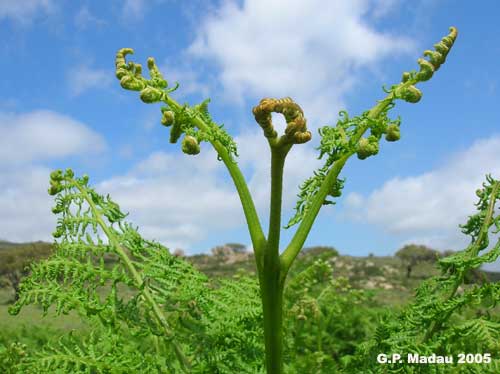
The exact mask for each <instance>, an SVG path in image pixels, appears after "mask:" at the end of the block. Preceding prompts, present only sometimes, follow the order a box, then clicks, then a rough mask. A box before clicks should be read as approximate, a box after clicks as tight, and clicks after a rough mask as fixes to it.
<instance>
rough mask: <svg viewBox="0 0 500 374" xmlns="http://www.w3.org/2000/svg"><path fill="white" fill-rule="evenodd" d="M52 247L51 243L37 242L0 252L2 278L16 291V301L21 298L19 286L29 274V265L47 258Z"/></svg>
mask: <svg viewBox="0 0 500 374" xmlns="http://www.w3.org/2000/svg"><path fill="white" fill-rule="evenodd" d="M51 249H52V245H51V244H49V243H43V242H36V243H27V244H23V245H15V246H12V247H10V248H8V249H2V250H1V251H0V277H3V278H4V279H5V280H7V282H4V284H5V283H7V284H8V285H9V286H10V287H12V289H13V291H14V300H17V299H18V298H19V284H20V282H21V279H22V278H23V277H25V276H26V275H28V274H29V265H30V264H31V263H32V262H34V261H38V260H41V259H43V258H47V257H48V256H49V254H50V252H51Z"/></svg>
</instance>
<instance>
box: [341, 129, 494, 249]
mask: <svg viewBox="0 0 500 374" xmlns="http://www.w3.org/2000/svg"><path fill="white" fill-rule="evenodd" d="M499 149H500V136H493V137H491V138H489V139H483V140H478V141H476V142H475V143H473V144H472V145H471V146H470V147H469V148H468V149H467V150H465V151H463V152H461V153H458V154H455V155H454V156H453V157H451V158H449V159H448V160H447V161H446V162H445V163H444V164H443V165H442V166H440V167H438V168H436V169H435V170H432V171H430V172H428V173H425V174H421V175H417V176H413V177H407V178H399V177H396V178H393V179H391V180H389V181H387V182H386V183H384V185H383V186H382V187H380V188H379V189H376V190H375V191H373V192H372V193H371V194H370V195H369V196H366V197H365V196H362V195H361V194H358V193H351V194H349V195H348V196H347V198H346V200H345V207H346V212H347V215H348V216H349V217H351V218H353V219H355V220H358V221H361V222H367V223H371V224H374V225H378V226H380V227H381V228H382V229H383V230H385V231H387V232H389V233H394V234H399V235H401V236H404V237H406V239H405V240H404V242H405V243H408V242H417V243H424V244H428V245H430V246H433V247H436V248H439V249H450V248H451V249H455V250H457V249H462V248H463V246H464V245H466V244H467V243H468V242H469V239H468V238H467V237H465V236H464V235H463V234H462V233H461V232H460V229H459V228H458V225H459V224H463V223H465V222H466V219H467V217H468V216H469V215H470V214H473V213H474V212H475V207H474V203H475V202H476V201H477V197H476V195H475V191H476V189H478V188H480V186H481V184H482V183H483V182H484V180H485V175H486V174H488V173H491V174H492V176H493V177H494V178H497V179H498V178H499V177H500V152H498V150H499Z"/></svg>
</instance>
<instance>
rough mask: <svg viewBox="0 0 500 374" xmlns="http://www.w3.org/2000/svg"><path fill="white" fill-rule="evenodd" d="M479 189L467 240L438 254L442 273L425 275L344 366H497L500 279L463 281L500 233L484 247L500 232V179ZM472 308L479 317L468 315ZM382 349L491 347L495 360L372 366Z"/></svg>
mask: <svg viewBox="0 0 500 374" xmlns="http://www.w3.org/2000/svg"><path fill="white" fill-rule="evenodd" d="M477 195H478V197H479V201H478V203H477V204H476V207H477V210H478V212H477V213H476V214H473V215H471V216H470V217H469V219H468V221H467V223H466V224H464V225H462V226H461V227H462V231H463V232H464V233H465V234H467V235H470V236H471V243H470V245H469V246H468V247H467V248H465V249H464V250H463V251H461V252H457V253H456V254H454V255H452V256H449V257H445V258H443V259H440V260H439V266H440V268H441V275H439V276H436V277H433V278H431V279H429V280H427V281H424V282H423V283H422V284H421V285H420V286H419V288H418V289H417V290H416V294H415V301H414V302H413V303H412V304H411V305H410V306H408V307H407V308H406V309H405V310H403V311H402V312H401V313H400V314H399V315H398V316H394V317H393V318H387V319H386V320H384V321H382V323H381V324H380V326H379V327H378V328H377V331H376V334H375V335H374V337H373V338H372V340H371V342H369V343H366V344H363V345H361V346H360V347H359V348H358V353H357V358H356V359H354V360H352V362H351V363H350V364H349V365H347V366H346V372H350V370H352V368H353V367H357V365H361V367H363V368H364V370H366V372H373V373H382V372H384V373H386V372H394V373H396V372H403V371H404V372H410V373H413V372H414V373H434V372H443V373H444V372H453V373H455V372H460V373H466V372H467V373H475V372H481V373H497V372H498V368H499V367H500V359H498V357H494V352H498V348H499V344H498V341H499V339H500V319H499V318H498V314H495V313H494V308H495V307H496V306H497V303H498V302H499V301H500V284H499V283H490V282H485V283H483V284H481V285H471V286H467V285H466V284H465V277H466V275H467V273H468V272H470V271H471V270H473V269H478V268H479V267H480V266H481V265H483V264H486V263H491V262H494V261H495V260H496V259H497V258H498V257H499V256H500V237H498V238H497V241H496V243H495V244H494V245H493V246H492V247H491V248H488V245H489V243H490V241H491V238H492V237H495V236H496V235H498V233H499V232H500V227H499V220H500V213H499V211H498V209H495V206H496V204H498V203H499V202H500V180H495V179H493V178H492V177H491V176H489V175H488V176H486V182H485V183H484V184H483V188H482V189H480V190H478V191H477ZM472 311H473V312H475V313H476V315H477V314H478V313H480V315H481V317H479V318H477V317H476V318H470V317H469V318H467V317H466V316H467V314H468V313H470V312H472ZM384 352H387V353H392V352H397V353H400V354H401V355H402V356H404V355H405V354H407V353H410V352H412V353H419V354H421V355H430V354H433V353H435V354H441V355H456V354H457V353H460V352H466V353H488V352H490V353H492V355H493V360H492V363H491V364H468V365H463V366H462V367H460V365H458V366H452V365H448V366H446V367H441V368H439V366H437V365H434V366H433V365H420V366H419V367H416V366H411V365H410V366H404V365H401V364H397V363H393V364H389V365H378V366H375V365H377V364H376V355H377V354H378V353H384ZM367 357H368V359H367ZM455 362H456V361H455Z"/></svg>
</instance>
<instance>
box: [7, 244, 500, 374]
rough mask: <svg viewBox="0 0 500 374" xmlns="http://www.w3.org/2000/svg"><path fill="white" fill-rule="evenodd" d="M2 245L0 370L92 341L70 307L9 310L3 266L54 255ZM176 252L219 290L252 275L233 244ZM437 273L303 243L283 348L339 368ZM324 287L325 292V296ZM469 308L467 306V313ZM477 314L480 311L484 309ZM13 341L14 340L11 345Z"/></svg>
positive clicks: (21, 270)
mask: <svg viewBox="0 0 500 374" xmlns="http://www.w3.org/2000/svg"><path fill="white" fill-rule="evenodd" d="M2 244H3V250H2V252H0V264H1V265H0V266H1V269H3V274H4V275H3V278H2V279H3V282H2V285H3V286H2V288H0V368H2V365H4V367H7V368H8V367H9V365H10V364H9V363H8V362H3V363H2V361H1V360H2V349H1V347H2V346H4V347H10V349H11V351H10V353H8V354H7V355H5V354H4V355H5V357H9V358H8V359H9V360H12V357H13V355H14V356H16V354H17V353H13V352H14V351H15V350H19V352H18V353H19V354H23V352H24V349H26V347H29V349H30V350H31V352H34V351H36V350H37V349H38V348H40V349H41V347H43V346H46V345H47V344H49V345H50V344H53V342H54V337H57V336H61V335H63V334H64V333H65V332H68V331H73V333H72V334H73V335H72V336H74V337H75V339H83V340H85V339H89V336H91V334H92V331H94V330H95V327H94V326H93V325H91V324H88V323H85V322H83V321H82V320H81V319H80V317H79V316H78V315H77V314H76V313H75V312H74V311H71V312H69V313H68V314H67V315H61V316H58V317H57V318H56V317H55V316H54V308H53V307H52V308H50V309H49V311H48V314H47V316H45V317H43V316H42V310H41V307H40V306H36V305H27V306H25V307H24V308H23V310H22V311H21V313H20V314H19V315H18V316H16V317H14V316H10V315H9V314H8V313H7V308H8V306H9V305H10V304H11V303H12V301H14V299H15V291H14V290H13V288H12V286H11V285H10V284H9V280H8V275H6V274H5V272H6V269H8V271H10V272H14V273H16V274H27V273H28V272H27V270H26V265H27V264H29V263H30V262H33V261H39V260H40V259H42V258H46V257H47V256H48V254H49V253H50V252H51V245H50V244H49V243H41V242H36V243H23V244H15V243H8V244H5V242H4V243H2ZM420 249H421V248H420ZM436 253H438V252H436ZM451 254H452V253H450V252H448V253H446V255H451ZM440 255H441V256H443V254H440ZM176 256H177V257H183V258H184V259H185V260H187V261H188V262H189V263H191V264H192V265H193V266H194V267H195V268H196V269H198V270H200V271H201V272H203V273H204V274H206V275H207V276H208V278H209V279H210V282H211V283H212V284H213V287H218V285H219V284H220V282H223V280H224V279H235V278H244V276H245V275H248V274H251V275H255V272H256V269H255V263H254V257H253V253H251V252H250V251H247V250H246V249H245V248H244V247H243V246H241V245H239V246H238V245H235V244H234V243H230V244H226V245H221V246H218V247H216V248H214V249H213V250H212V251H211V254H197V255H193V256H184V255H183V252H182V251H176ZM113 266H114V261H113V260H112V259H108V261H107V262H106V267H107V268H109V269H111V268H112V267H113ZM476 273H477V274H474V276H471V277H470V281H471V282H484V281H487V280H495V279H498V278H499V275H500V274H498V273H486V272H482V271H477V272H476ZM438 274H439V271H438V268H437V266H436V264H435V263H434V261H429V260H428V259H421V260H419V261H416V262H415V264H413V269H412V272H411V276H410V277H409V278H408V274H407V268H406V262H405V261H404V260H402V259H401V258H399V257H396V256H386V257H377V256H373V255H369V256H366V257H354V256H346V255H340V254H339V252H338V250H336V249H335V248H333V247H311V248H305V249H304V251H303V252H302V253H301V254H300V256H299V258H298V261H297V262H296V263H295V264H294V266H293V268H292V269H291V277H290V280H289V287H288V288H287V297H286V300H287V305H286V311H287V315H288V316H289V318H287V324H286V326H285V331H287V334H286V336H287V341H286V347H287V350H288V352H295V353H294V355H297V359H296V362H297V364H296V366H295V367H294V369H293V370H294V371H293V372H297V373H299V372H310V371H308V370H310V368H314V367H315V368H317V369H316V370H315V371H314V372H317V373H328V372H332V370H336V369H335V368H337V365H338V360H340V358H342V357H344V358H349V357H351V356H352V357H354V356H353V355H355V354H356V347H357V345H358V344H359V342H360V341H367V340H369V339H370V338H371V337H372V336H374V334H376V331H375V329H376V326H377V325H378V321H380V318H383V316H387V315H389V314H388V313H397V311H399V310H402V309H403V307H404V306H405V305H406V304H407V303H408V302H410V301H411V300H412V299H413V298H414V296H415V295H414V290H415V288H416V287H417V286H419V285H420V284H421V283H422V282H423V281H424V280H426V279H429V278H430V277H432V276H435V275H438ZM327 289H328V290H329V291H328V293H325V290H327ZM108 291H109V287H106V288H103V289H101V291H100V292H101V293H102V296H105V295H106V294H107V292H108ZM121 291H122V292H123V291H124V293H123V294H122V295H124V294H125V295H126V294H127V292H128V290H126V289H123V287H122V289H121ZM130 295H132V293H130ZM497 309H498V308H497ZM332 310H335V315H339V314H340V315H343V316H344V318H343V319H342V320H338V319H335V318H331V316H332V315H333V314H332ZM467 313H468V312H467V311H465V315H467ZM475 313H476V315H477V313H479V314H481V313H482V312H481V308H480V309H479V311H476V312H475ZM471 317H473V315H471ZM131 338H132V337H131ZM134 339H138V340H140V339H141V338H139V337H134ZM12 342H19V343H18V344H17V345H13V343H12ZM19 344H21V345H19ZM22 344H24V345H22ZM144 344H149V343H148V342H146V343H144ZM12 350H14V351H12ZM16 352H17V351H16ZM289 354H291V353H289Z"/></svg>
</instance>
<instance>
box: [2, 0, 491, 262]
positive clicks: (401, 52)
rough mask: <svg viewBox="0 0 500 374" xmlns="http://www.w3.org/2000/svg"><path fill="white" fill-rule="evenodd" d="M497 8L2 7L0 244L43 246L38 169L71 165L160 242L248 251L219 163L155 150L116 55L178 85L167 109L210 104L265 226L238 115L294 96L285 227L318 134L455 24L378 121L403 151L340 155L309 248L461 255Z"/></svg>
mask: <svg viewBox="0 0 500 374" xmlns="http://www.w3.org/2000/svg"><path fill="white" fill-rule="evenodd" d="M21 3H22V5H21ZM499 13H500V5H498V2H495V1H483V2H481V5H480V6H478V5H474V3H472V2H459V3H457V2H452V1H445V0H443V1H412V2H399V1H394V0H383V1H369V0H356V1H349V2H347V1H330V2H324V1H319V0H313V1H302V2H298V1H261V0H255V1H251V2H250V1H239V2H234V1H218V2H212V1H204V0H199V1H189V2H184V1H167V0H165V1H161V0H151V1H146V0H125V1H119V0H112V1H106V2H100V1H99V2H98V1H79V2H73V1H57V0H25V1H23V2H19V1H15V0H3V1H1V2H0V57H1V71H2V79H1V80H0V155H1V156H2V157H1V158H0V211H2V214H1V217H0V227H1V229H0V238H4V239H7V240H12V241H25V240H38V239H42V240H50V233H51V232H52V231H53V228H54V224H55V221H54V217H52V215H51V213H50V206H51V204H52V201H51V197H50V196H48V195H47V194H46V189H47V185H48V173H49V172H50V170H52V169H54V168H66V167H72V168H73V169H74V170H75V171H76V172H77V173H78V174H82V173H88V174H89V175H90V177H91V182H92V183H93V184H94V185H95V186H96V187H97V189H98V190H99V191H100V192H102V193H110V194H111V196H112V197H113V198H114V199H115V201H117V202H118V203H119V204H120V205H121V207H122V208H123V210H125V211H129V212H130V219H131V221H133V222H134V223H135V224H136V225H138V226H139V228H140V232H141V233H143V234H144V236H146V237H148V238H151V239H158V240H160V241H161V242H162V243H164V244H165V245H167V246H168V247H170V248H171V249H175V248H183V249H185V250H187V252H188V253H197V252H202V251H208V250H209V249H210V248H212V247H214V246H215V245H219V244H223V243H226V242H241V243H244V244H247V245H249V244H250V240H249V237H248V235H247V233H246V228H245V226H244V220H243V215H242V212H241V208H240V207H239V204H238V200H237V196H236V194H235V192H234V188H233V187H232V185H231V181H230V179H229V178H228V175H227V172H226V171H225V169H224V168H223V164H222V163H220V162H218V161H217V160H216V156H215V154H214V152H213V151H211V150H210V148H209V145H208V144H203V145H202V152H201V153H200V154H199V155H198V156H195V157H190V156H187V155H184V154H182V153H181V152H180V149H179V148H180V146H179V145H172V144H169V142H168V136H169V133H168V130H167V129H165V128H164V127H162V126H161V125H160V123H159V120H160V111H159V106H158V105H146V104H143V103H142V102H141V101H140V100H139V98H138V95H137V94H136V93H135V92H130V91H124V90H123V89H122V88H121V87H120V85H119V82H118V80H116V78H115V77H114V70H113V69H114V56H115V53H116V51H117V50H118V49H120V48H123V47H131V48H134V50H135V54H134V56H133V57H132V59H133V60H134V61H136V62H140V63H142V64H143V65H145V62H146V59H147V57H148V56H153V57H155V59H156V61H157V63H158V65H159V66H160V68H161V70H162V71H163V73H164V76H165V78H166V79H167V80H168V81H169V82H175V81H178V82H179V83H180V88H179V90H178V91H176V92H175V94H174V95H173V96H174V98H175V99H177V100H178V101H180V102H189V103H191V104H194V103H199V102H200V101H202V100H203V99H205V98H207V97H210V98H211V99H212V103H211V105H210V108H211V113H212V117H213V118H214V119H215V120H216V121H217V122H218V123H224V124H225V127H226V128H227V129H228V131H229V132H230V133H231V134H233V135H234V136H235V138H236V139H237V141H238V144H239V151H240V152H239V153H240V159H239V164H240V166H241V167H242V169H243V170H244V173H245V176H246V177H247V180H248V181H249V186H250V189H251V192H252V194H253V195H254V198H255V201H256V205H257V208H258V211H259V212H260V214H261V216H262V217H263V222H264V223H265V222H266V218H265V217H267V214H268V212H267V198H268V194H269V186H268V184H269V180H268V173H269V170H268V167H269V156H268V151H267V144H266V141H265V139H264V137H263V136H262V134H261V131H260V128H259V127H258V125H257V124H256V123H255V122H254V121H253V117H252V115H251V109H252V107H253V106H255V105H256V104H257V103H258V102H259V100H260V99H261V98H263V97H285V96H291V97H292V98H294V99H295V100H296V101H297V102H298V103H299V104H301V106H302V107H303V109H304V112H305V115H306V117H307V119H308V126H309V128H310V129H311V130H312V131H313V141H311V142H310V143H307V144H305V145H299V146H295V147H294V149H293V150H292V152H291V154H290V156H289V159H288V164H287V166H286V169H285V192H284V208H285V209H284V220H287V219H288V217H290V215H291V214H292V209H291V208H292V207H293V205H294V196H295V194H296V193H297V192H298V188H297V186H298V184H299V183H301V182H302V181H303V180H304V179H305V178H307V177H308V176H310V175H311V172H312V170H313V169H314V168H316V167H318V166H319V165H320V164H319V163H318V161H316V160H315V157H316V155H317V153H316V151H315V150H314V146H315V145H317V142H318V138H319V136H318V135H317V129H318V128H319V127H320V126H322V125H325V124H335V122H336V118H337V112H338V111H339V110H340V109H347V110H348V112H349V113H350V114H351V115H356V114H360V113H361V112H362V111H364V110H366V109H369V108H370V107H371V106H372V105H373V104H374V103H375V102H376V100H377V99H380V98H382V97H383V92H382V90H381V87H382V85H383V84H386V85H390V84H393V83H397V82H398V81H399V80H400V77H401V73H402V72H403V71H408V70H411V69H417V68H418V66H417V64H416V59H417V58H418V57H421V55H422V52H423V51H424V50H425V49H429V48H431V47H432V45H433V44H434V43H436V42H437V41H439V39H440V38H441V37H442V36H444V35H446V34H447V33H448V27H449V26H452V25H453V26H456V27H457V28H458V30H459V37H458V39H457V42H456V44H455V46H454V47H453V50H452V51H451V53H450V54H449V56H448V59H447V62H446V63H445V64H444V65H443V66H442V67H441V69H440V70H439V71H438V72H437V73H436V74H435V75H434V77H433V78H432V80H431V81H429V82H425V83H423V84H421V85H420V86H419V88H420V89H421V90H422V92H423V98H422V100H421V102H420V103H418V104H408V103H404V102H398V105H397V107H396V108H394V109H393V111H392V114H393V117H396V116H397V115H401V117H402V119H403V122H402V130H401V132H402V139H401V141H399V142H397V143H382V144H381V151H380V153H379V155H377V156H376V157H371V158H368V159H367V160H364V161H360V160H357V159H355V158H353V159H351V160H350V161H349V162H348V164H347V166H346V168H345V171H344V172H343V176H344V177H346V179H347V181H346V187H345V189H344V194H343V196H342V198H341V200H340V201H339V203H338V205H336V206H334V207H331V206H327V207H325V208H324V209H323V210H322V211H321V212H320V215H319V217H318V220H317V224H316V226H315V227H314V229H313V230H312V232H311V235H310V237H309V239H308V241H307V242H306V245H307V246H310V245H332V246H335V247H337V248H338V249H339V250H340V252H341V253H344V254H351V255H367V254H368V253H369V252H373V253H375V254H378V255H387V254H392V253H393V252H394V251H395V250H397V249H398V248H400V247H401V246H402V245H404V244H405V243H409V242H415V243H421V244H427V245H430V246H432V247H434V248H437V249H440V250H443V249H450V248H451V249H460V248H462V247H463V245H464V244H466V243H467V239H466V238H465V237H463V235H462V234H460V231H459V229H458V224H459V223H462V222H464V220H465V218H466V217H467V215H468V214H470V213H472V212H473V208H474V207H473V203H474V202H475V196H474V191H475V190H476V188H477V187H478V186H479V185H480V184H481V183H482V181H483V178H484V175H485V174H486V173H492V174H493V176H495V177H497V178H500V151H499V150H500V127H499V126H500V109H499V104H500V82H499V79H500V78H499V77H500V65H499V64H498V61H500V43H499V41H498V36H499V35H500V32H499V31H500V30H499V29H500V27H499V26H498V22H497V19H496V15H498V14H499ZM275 121H276V122H277V123H281V128H282V127H283V121H282V120H281V119H280V118H279V117H275ZM278 127H280V126H278ZM291 230H292V231H291V232H290V233H285V235H284V236H283V240H284V243H283V244H285V243H286V240H287V239H288V238H290V237H291V235H290V234H291V233H292V232H293V229H291Z"/></svg>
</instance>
